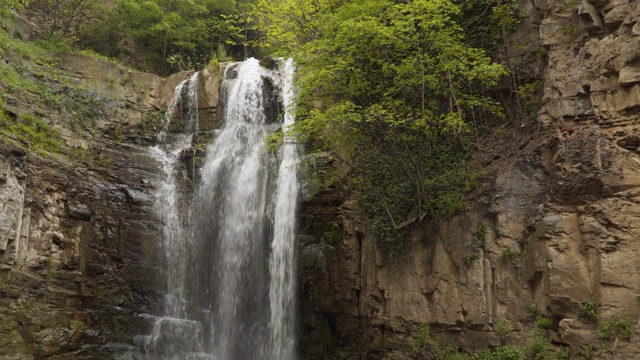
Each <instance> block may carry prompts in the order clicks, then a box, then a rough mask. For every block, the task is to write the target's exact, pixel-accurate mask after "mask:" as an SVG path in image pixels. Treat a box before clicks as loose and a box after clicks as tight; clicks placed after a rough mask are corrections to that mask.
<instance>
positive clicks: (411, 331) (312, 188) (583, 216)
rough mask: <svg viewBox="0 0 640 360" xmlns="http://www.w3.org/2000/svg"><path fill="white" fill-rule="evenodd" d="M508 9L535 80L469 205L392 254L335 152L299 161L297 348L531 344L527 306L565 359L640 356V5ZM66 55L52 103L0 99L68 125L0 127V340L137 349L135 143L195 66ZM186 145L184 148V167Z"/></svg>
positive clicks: (66, 351) (5, 350) (328, 351)
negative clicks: (180, 69)
mask: <svg viewBox="0 0 640 360" xmlns="http://www.w3.org/2000/svg"><path fill="white" fill-rule="evenodd" d="M519 9H520V15H521V21H520V23H519V24H518V25H517V28H516V31H515V32H514V34H513V35H512V36H511V38H510V39H509V43H510V48H509V50H508V51H505V54H504V56H505V57H506V58H507V59H508V60H509V61H510V62H511V64H516V67H518V71H517V75H518V76H520V77H522V78H523V79H525V80H528V81H529V82H530V83H531V82H533V80H535V79H538V82H539V84H540V86H541V92H542V97H541V102H540V104H541V105H540V106H539V109H538V112H537V121H535V122H533V123H529V122H528V121H527V120H526V119H524V120H523V122H522V127H521V128H519V129H517V130H514V131H513V132H512V133H511V135H513V139H509V140H508V141H507V142H509V144H506V143H505V144H502V145H501V146H503V147H502V149H504V150H505V151H502V152H501V154H500V155H496V156H493V155H494V153H492V154H488V155H487V154H482V153H479V154H476V157H475V160H476V161H477V162H478V163H480V165H482V166H483V167H485V168H487V169H489V173H490V174H493V176H492V177H491V178H490V181H489V182H488V183H487V184H485V185H484V186H482V187H481V191H480V192H479V195H478V196H476V197H475V198H474V201H473V202H472V205H471V208H470V209H469V211H467V212H465V213H463V214H460V215H458V216H457V217H455V218H452V219H448V220H446V221H443V222H440V223H439V224H435V225H434V224H431V225H426V224H425V225H417V226H415V227H414V229H412V231H411V234H410V237H409V238H408V239H407V242H408V243H409V244H410V246H409V249H408V251H407V253H406V254H405V257H403V258H401V259H390V258H389V257H388V256H387V255H386V254H385V253H384V252H383V251H382V250H381V249H379V248H378V246H377V242H376V240H375V236H374V234H372V233H371V232H370V231H369V229H368V226H367V223H366V220H365V218H364V216H363V215H362V214H361V213H360V211H359V209H358V204H357V203H356V201H355V200H353V199H352V198H351V197H350V196H349V194H348V192H345V191H343V190H342V189H341V187H340V184H339V182H332V181H330V179H331V177H330V176H328V175H327V174H326V169H327V168H331V167H334V166H335V165H336V164H334V163H333V162H332V160H331V158H330V157H329V156H326V155H322V154H320V155H313V156H310V157H308V158H307V159H306V162H307V163H308V164H307V165H308V168H309V169H312V170H313V172H314V174H315V175H314V179H313V180H312V181H307V183H306V194H305V199H304V201H303V208H304V209H303V211H302V212H301V214H300V216H301V220H302V225H301V230H302V235H301V236H300V239H299V240H300V252H299V253H300V256H299V262H300V265H299V270H300V271H299V274H300V275H299V278H300V279H299V280H300V283H299V285H300V294H299V300H300V301H299V303H300V308H301V314H302V319H301V328H302V334H303V336H302V340H301V343H300V349H301V351H302V353H303V358H308V359H323V358H353V359H355V358H366V359H369V358H376V357H380V358H381V357H383V356H386V357H387V358H398V359H401V358H424V357H426V356H428V354H429V351H431V350H433V349H434V348H435V347H436V345H435V343H436V342H437V343H438V344H440V345H439V346H443V347H444V346H445V345H446V346H449V347H451V348H457V349H462V350H465V351H466V350H473V349H477V348H481V347H487V346H497V345H500V344H503V343H513V344H519V345H522V346H528V347H529V348H530V349H532V348H533V347H534V345H535V344H531V339H533V338H535V337H536V336H537V335H536V333H537V331H536V327H538V328H539V327H540V326H539V324H538V323H539V321H536V317H544V318H548V319H550V320H549V323H550V324H548V325H546V326H544V327H543V331H544V332H545V333H546V335H545V336H546V337H547V338H548V339H549V341H551V347H552V348H555V347H559V346H568V347H569V348H570V351H571V354H572V356H577V355H578V354H582V355H585V349H587V348H589V347H590V348H591V349H592V350H593V352H594V353H595V352H596V351H597V353H598V354H599V355H600V357H601V358H609V359H624V358H627V359H633V358H640V346H638V342H637V339H638V336H640V334H639V333H638V332H637V327H638V326H637V325H636V324H638V322H639V320H640V315H639V314H640V312H639V308H638V307H639V306H640V302H639V301H638V297H639V296H638V294H640V278H639V276H640V275H639V274H640V263H638V262H637V261H636V258H637V256H638V255H640V254H639V253H640V243H638V241H636V240H637V239H638V238H639V236H640V227H638V226H637V225H636V220H637V219H640V205H639V204H640V202H639V201H638V199H639V198H640V197H639V194H640V157H639V156H640V155H639V154H638V153H639V152H640V133H639V131H638V125H637V117H638V112H637V110H638V108H639V105H640V90H639V89H640V88H639V86H640V58H639V57H638V56H637V53H640V40H639V39H640V24H639V23H638V22H637V20H638V19H640V5H638V4H637V2H636V1H626V0H611V1H606V0H597V1H596V0H594V1H586V0H578V1H560V0H558V1H553V0H546V1H544V0H540V1H538V0H535V1H534V0H521V1H520V2H519ZM60 58H61V59H62V61H61V64H63V67H64V69H63V70H62V71H61V72H60V76H61V77H62V78H64V79H66V81H68V82H70V83H72V84H74V85H73V86H69V87H67V88H65V89H67V90H66V92H65V96H66V97H65V100H64V102H63V103H62V104H63V105H61V106H59V107H53V108H51V107H43V105H41V104H36V103H35V102H33V101H30V99H29V98H28V96H27V97H19V96H14V97H10V98H8V99H5V108H7V109H8V110H9V111H10V113H11V116H13V117H19V116H20V115H22V114H35V115H38V116H41V117H43V118H45V120H46V122H47V123H48V124H49V125H50V126H52V127H53V128H54V129H55V130H56V132H58V133H60V134H61V139H62V142H63V144H62V148H61V149H62V150H61V151H60V152H59V153H57V154H49V153H46V152H45V153H39V152H37V151H26V150H25V146H24V144H21V143H20V139H17V138H11V137H3V140H2V141H1V142H0V205H1V206H0V214H2V216H1V217H0V334H2V336H0V357H3V358H8V359H32V358H43V357H49V358H53V359H56V358H58V359H73V358H76V359H90V358H96V359H102V358H105V357H107V356H117V354H122V353H125V352H130V351H135V349H133V348H132V345H131V344H132V338H133V336H134V335H140V334H146V333H148V331H149V329H147V328H145V327H146V326H147V322H146V321H145V319H144V318H142V317H139V316H136V315H137V314H140V313H145V312H152V311H153V309H154V307H155V306H156V304H157V302H158V293H157V291H156V290H157V289H158V288H159V287H160V285H159V284H158V282H157V279H154V276H153V274H154V273H155V271H154V266H157V264H158V255H157V254H156V253H155V252H156V251H157V250H158V249H157V246H156V245H157V239H158V235H159V234H158V231H159V223H158V219H156V218H155V217H154V215H153V203H154V199H153V194H154V189H155V187H156V186H157V182H158V181H159V175H158V174H159V173H160V169H159V167H158V166H159V165H158V164H157V163H155V161H154V160H153V158H152V157H151V156H150V155H149V153H148V151H147V149H146V146H148V145H149V144H151V143H153V141H154V138H153V136H154V135H153V134H155V133H156V132H157V130H158V128H159V127H160V126H161V122H162V115H161V111H160V110H161V109H162V108H164V107H165V106H166V103H167V102H168V100H169V98H170V96H171V94H172V92H173V89H174V87H175V85H176V84H177V83H179V82H180V81H181V80H182V79H184V78H186V77H187V76H188V75H189V74H188V73H181V74H177V75H174V76H172V77H170V78H169V79H166V80H162V79H160V78H158V77H155V76H153V75H148V74H142V73H137V72H130V71H128V70H126V69H124V68H121V67H119V66H116V65H112V64H109V63H106V62H102V61H98V60H94V59H89V58H85V57H82V56H79V55H69V54H61V55H60ZM40 66H42V65H39V64H36V63H27V66H26V67H25V68H26V69H30V70H29V71H32V72H33V73H37V71H36V70H37V68H38V67H40ZM33 77H34V78H37V76H35V75H34V76H33ZM200 79H201V80H200V81H201V84H200V94H201V96H200V98H199V104H200V109H199V114H200V122H201V123H200V128H201V130H204V131H209V130H213V129H214V128H215V127H216V126H217V119H218V118H217V115H216V112H217V109H218V93H217V91H218V88H217V74H214V73H212V72H210V71H205V72H204V73H202V74H201V76H200ZM44 81H47V80H46V79H45V80H44ZM0 87H2V89H3V90H4V87H3V84H0ZM67 101H68V102H67ZM74 104H76V105H74ZM79 120H82V121H79ZM509 131H511V130H509ZM523 134H525V135H523ZM527 134H528V135H527ZM502 137H504V134H502ZM499 145H500V144H499ZM200 155H201V154H199V153H198V151H196V150H194V151H192V152H190V153H188V154H187V153H185V160H186V161H195V164H196V165H197V163H198V157H199V156H200ZM187 169H192V167H191V166H188V167H187ZM191 175H193V174H191ZM591 304H593V307H591ZM621 320H624V321H626V322H627V323H628V324H630V330H629V335H630V339H629V340H630V341H627V339H626V335H625V334H624V333H623V332H622V331H621V330H620V329H619V326H617V325H618V324H619V323H620V321H621ZM425 325H429V327H430V330H431V338H432V341H430V342H429V344H427V345H428V346H425V344H424V343H422V342H421V337H422V335H423V329H425ZM607 326H610V329H611V336H609V337H607V336H602V332H603V331H602V330H603V329H604V330H606V327H607ZM538 330H539V329H538ZM599 330H600V331H599ZM538 333H539V331H538ZM605 335H606V334H605ZM109 354H111V355H109Z"/></svg>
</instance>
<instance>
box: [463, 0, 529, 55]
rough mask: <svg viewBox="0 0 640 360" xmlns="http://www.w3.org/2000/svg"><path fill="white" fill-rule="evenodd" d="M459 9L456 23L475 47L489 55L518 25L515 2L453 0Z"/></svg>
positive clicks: (514, 0) (509, 0)
mask: <svg viewBox="0 0 640 360" xmlns="http://www.w3.org/2000/svg"><path fill="white" fill-rule="evenodd" d="M454 3H455V4H456V5H458V6H459V7H460V9H461V12H460V15H459V16H458V17H457V19H456V20H457V22H458V23H459V24H460V26H461V27H462V28H463V29H464V32H465V36H466V38H467V39H468V41H469V44H472V45H473V46H475V47H479V48H482V49H485V50H486V51H487V52H488V53H489V54H490V55H492V54H494V53H495V52H496V51H497V50H498V48H499V47H500V46H501V45H503V43H504V41H505V39H504V36H505V35H506V34H507V32H508V31H510V30H511V29H512V28H513V26H514V25H515V24H516V23H518V21H519V18H518V2H517V0H502V1H498V0H455V1H454Z"/></svg>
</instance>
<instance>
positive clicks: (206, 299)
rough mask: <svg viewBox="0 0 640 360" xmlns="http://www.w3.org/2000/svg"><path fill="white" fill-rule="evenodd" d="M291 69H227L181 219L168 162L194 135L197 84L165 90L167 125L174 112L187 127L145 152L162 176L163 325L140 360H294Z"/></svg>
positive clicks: (251, 65)
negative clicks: (216, 122)
mask: <svg viewBox="0 0 640 360" xmlns="http://www.w3.org/2000/svg"><path fill="white" fill-rule="evenodd" d="M293 68H294V66H293V62H292V61H291V60H289V61H287V62H284V63H282V64H281V65H280V69H276V70H269V69H266V68H263V67H261V66H260V65H259V63H258V61H257V60H255V59H249V60H246V61H244V62H242V63H236V64H231V65H229V66H228V67H227V69H226V70H225V74H224V78H223V81H222V84H221V102H222V106H221V107H219V108H222V109H223V110H224V112H223V120H224V121H223V125H222V128H220V129H219V130H216V131H215V132H214V134H213V139H212V141H211V142H210V144H209V145H208V146H207V148H206V156H205V158H204V163H203V165H202V167H201V168H200V169H199V172H198V176H197V180H198V181H197V183H196V186H195V190H194V191H193V193H192V196H190V198H191V204H190V206H189V207H188V211H186V210H187V209H186V208H185V207H184V206H183V205H184V203H185V201H184V200H185V199H187V198H188V196H180V194H181V193H184V191H185V190H184V187H180V186H179V182H180V181H183V180H184V179H183V180H180V174H179V173H180V170H179V169H180V168H181V166H184V165H182V164H180V161H179V159H180V154H181V153H182V152H183V151H184V149H186V148H188V147H190V146H192V144H191V142H192V138H193V135H194V133H195V132H197V92H195V91H196V88H197V86H196V85H197V74H196V75H194V76H193V77H192V78H191V79H189V80H187V81H186V82H184V83H182V84H180V85H179V86H178V87H177V88H176V95H175V97H174V100H173V101H172V105H171V106H170V107H169V109H168V111H167V114H168V115H167V116H168V117H167V123H170V122H173V121H175V115H174V113H175V112H176V109H175V107H176V106H177V105H176V104H177V103H180V102H181V103H182V105H183V106H182V113H183V114H185V116H183V118H188V119H187V120H184V119H183V120H184V121H183V123H184V124H183V126H182V130H181V132H175V131H174V132H168V131H167V130H166V129H165V131H163V133H162V134H161V135H160V136H159V142H160V144H159V145H158V146H157V147H155V148H153V149H152V151H153V153H154V154H155V155H156V157H157V158H158V159H159V160H160V161H161V162H162V164H163V169H164V173H165V180H164V181H163V183H162V185H161V186H160V190H159V191H158V206H157V210H158V213H159V215H160V216H161V217H162V219H163V237H164V241H163V244H164V248H165V261H166V264H165V269H166V271H165V274H164V276H165V278H166V279H167V280H166V281H167V285H166V291H165V309H164V311H165V314H164V316H163V317H161V318H157V319H155V325H154V329H153V332H152V334H151V335H148V336H146V337H145V349H146V354H147V356H148V359H161V360H174V359H176V360H177V359H180V360H183V359H185V360H190V359H220V360H236V359H238V360H240V359H243V360H244V359H265V360H266V359H269V360H271V359H278V360H289V359H295V358H296V356H295V352H296V349H295V341H294V339H295V337H294V328H295V316H294V314H295V251H294V250H295V243H294V241H295V227H296V221H295V215H296V205H297V197H298V179H297V169H296V165H297V161H298V155H297V154H298V150H297V145H296V144H295V141H294V139H293V136H292V135H291V134H290V130H289V126H290V125H292V124H293V122H294V119H295V114H294V109H295V106H294V104H293V100H292V99H293V89H292V85H291V80H292V77H293ZM177 98H178V100H176V99H177ZM180 99H181V100H180ZM185 105H188V106H187V107H190V109H191V110H185ZM282 110H284V111H283V112H282ZM280 112H282V114H279V113H280ZM279 115H282V118H280V116H279ZM192 118H194V119H195V120H194V121H195V124H196V125H189V124H191V123H190V121H191V120H193V119H192ZM169 128H175V126H169V125H167V129H169ZM279 128H282V132H283V134H284V136H285V141H284V144H283V145H282V146H281V148H280V149H279V151H278V152H277V153H272V152H270V151H269V149H268V148H267V146H266V138H267V136H268V134H270V133H273V132H274V131H277V130H278V129H279ZM174 130H175V129H174ZM194 178H195V175H194ZM187 214H188V215H187Z"/></svg>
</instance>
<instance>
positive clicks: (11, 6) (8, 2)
mask: <svg viewBox="0 0 640 360" xmlns="http://www.w3.org/2000/svg"><path fill="white" fill-rule="evenodd" d="M29 2H30V0H2V2H0V16H3V17H5V18H8V17H9V12H10V11H11V10H13V11H21V10H22V9H24V8H25V6H27V5H29Z"/></svg>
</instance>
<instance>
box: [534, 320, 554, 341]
mask: <svg viewBox="0 0 640 360" xmlns="http://www.w3.org/2000/svg"><path fill="white" fill-rule="evenodd" d="M551 326H553V319H551V318H546V317H542V316H539V317H538V318H536V325H535V328H534V331H535V333H536V334H540V335H543V336H547V330H549V329H551Z"/></svg>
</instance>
